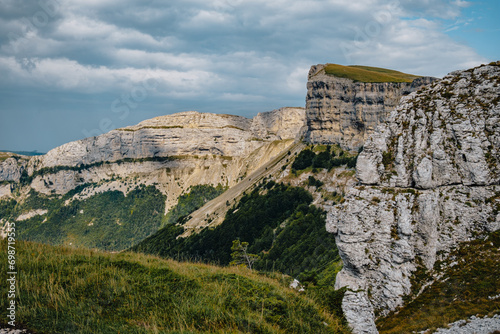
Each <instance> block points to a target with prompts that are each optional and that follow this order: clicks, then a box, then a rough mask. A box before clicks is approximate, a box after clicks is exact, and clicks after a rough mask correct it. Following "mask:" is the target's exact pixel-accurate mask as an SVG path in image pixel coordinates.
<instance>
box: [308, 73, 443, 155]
mask: <svg viewBox="0 0 500 334" xmlns="http://www.w3.org/2000/svg"><path fill="white" fill-rule="evenodd" d="M433 80H435V78H431V77H420V78H417V79H415V80H413V82H359V81H354V80H352V79H349V78H341V77H338V76H334V75H330V74H326V72H325V65H315V66H312V67H311V69H310V71H309V76H308V82H307V97H306V115H307V127H308V132H307V136H306V138H307V140H308V141H310V142H312V143H323V144H324V143H330V144H339V145H341V146H342V147H343V148H348V149H358V148H359V147H361V146H363V143H364V141H365V140H366V139H367V137H368V136H369V135H370V134H371V133H373V131H374V129H375V128H376V127H377V125H378V124H381V123H383V122H384V121H385V120H386V119H387V117H388V116H389V114H390V112H391V111H392V110H394V108H395V107H396V106H397V105H398V103H399V100H400V99H401V97H402V96H404V95H408V94H409V93H411V92H413V91H415V90H417V89H418V88H420V87H422V86H423V85H427V84H429V83H431V82H432V81H433Z"/></svg>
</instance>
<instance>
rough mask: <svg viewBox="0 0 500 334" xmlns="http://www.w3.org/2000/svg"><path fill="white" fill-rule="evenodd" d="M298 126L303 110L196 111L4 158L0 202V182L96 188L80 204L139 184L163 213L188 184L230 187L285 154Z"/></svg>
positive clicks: (43, 188) (51, 190) (62, 190)
mask: <svg viewBox="0 0 500 334" xmlns="http://www.w3.org/2000/svg"><path fill="white" fill-rule="evenodd" d="M304 126H305V111H304V109H303V108H282V109H279V110H273V111H270V112H265V113H260V114H258V115H257V116H256V117H255V118H254V119H248V118H245V117H241V116H233V115H218V114H210V113H199V112H195V111H189V112H182V113H177V114H173V115H168V116H161V117H156V118H153V119H149V120H146V121H143V122H141V123H139V124H137V125H134V126H129V127H126V128H121V129H117V130H113V131H111V132H109V133H106V134H104V135H101V136H97V137H91V138H85V139H83V140H79V141H74V142H70V143H67V144H64V145H62V146H59V147H57V148H55V149H53V150H51V151H49V152H48V153H47V154H45V155H43V156H37V157H32V158H31V159H30V160H29V162H28V161H26V160H22V161H21V160H20V161H17V160H19V159H17V160H16V159H14V158H9V159H7V160H5V161H4V162H3V163H2V165H1V166H0V181H1V182H3V184H2V189H1V191H0V196H9V195H10V187H11V185H10V184H6V183H7V182H19V181H21V177H22V175H24V178H23V180H22V181H23V184H24V185H27V186H28V187H29V188H31V189H34V190H35V191H37V192H40V193H43V194H46V195H52V194H54V195H64V194H66V193H67V192H69V191H71V190H73V189H75V188H76V187H78V186H80V185H84V184H95V186H94V187H93V188H92V189H93V191H91V192H90V193H85V194H77V195H76V196H77V197H78V196H79V198H81V197H82V196H83V197H89V196H92V194H94V193H98V192H102V191H109V190H121V191H123V192H124V193H126V192H127V189H133V186H132V185H137V184H145V185H155V186H156V187H157V188H158V189H159V190H160V191H162V192H163V193H164V194H166V195H167V203H166V210H168V209H169V208H170V207H171V206H172V205H174V204H175V203H176V201H177V197H178V196H179V195H180V194H181V193H183V192H184V191H186V190H187V189H188V188H189V187H190V186H192V185H197V184H211V185H214V186H216V185H217V184H222V185H225V186H233V185H235V184H236V183H237V182H238V181H239V180H240V179H241V178H243V177H244V176H245V175H247V174H249V173H251V172H252V171H253V170H255V169H257V168H258V167H260V166H261V165H263V164H264V163H266V162H267V161H269V160H270V159H272V158H273V156H275V155H277V154H278V153H280V152H281V151H282V150H284V149H285V148H286V147H287V145H289V144H290V143H289V140H290V139H291V140H294V139H296V138H300V137H301V134H302V132H303V131H304ZM259 152H265V154H264V155H263V154H262V153H259ZM250 157H251V158H250ZM129 179H133V181H131V180H129ZM127 184H128V186H127ZM4 188H5V189H4ZM7 188H8V189H7ZM26 191H27V190H25V192H26ZM86 191H87V192H88V190H86Z"/></svg>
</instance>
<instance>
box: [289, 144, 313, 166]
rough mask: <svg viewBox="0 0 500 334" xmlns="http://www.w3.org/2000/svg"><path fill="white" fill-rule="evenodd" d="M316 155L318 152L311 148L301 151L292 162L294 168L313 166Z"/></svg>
mask: <svg viewBox="0 0 500 334" xmlns="http://www.w3.org/2000/svg"><path fill="white" fill-rule="evenodd" d="M315 156H316V154H315V153H314V152H313V151H311V150H310V149H306V150H303V151H302V152H300V153H299V155H298V156H297V158H295V161H294V162H293V164H292V168H293V169H296V170H302V169H306V168H307V167H310V166H312V163H313V159H314V157H315Z"/></svg>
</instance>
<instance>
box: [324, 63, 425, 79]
mask: <svg viewBox="0 0 500 334" xmlns="http://www.w3.org/2000/svg"><path fill="white" fill-rule="evenodd" d="M325 72H326V74H328V75H333V76H336V77H340V78H347V79H351V80H354V81H359V82H412V81H413V80H414V79H416V78H418V77H419V76H418V75H413V74H406V73H403V72H398V71H394V70H389V69H385V68H379V67H370V66H359V65H352V66H343V65H338V64H326V65H325Z"/></svg>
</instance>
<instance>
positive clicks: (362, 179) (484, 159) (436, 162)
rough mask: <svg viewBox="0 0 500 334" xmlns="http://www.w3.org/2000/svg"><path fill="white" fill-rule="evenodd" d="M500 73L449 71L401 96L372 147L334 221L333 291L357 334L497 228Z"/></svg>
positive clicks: (372, 329) (331, 216) (491, 69)
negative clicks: (454, 252) (340, 291)
mask: <svg viewBox="0 0 500 334" xmlns="http://www.w3.org/2000/svg"><path fill="white" fill-rule="evenodd" d="M499 101H500V66H499V65H498V63H492V64H490V65H483V66H480V67H477V68H474V69H470V70H466V71H456V72H452V73H450V74H449V75H447V76H446V77H444V78H443V79H442V80H440V81H436V82H434V83H432V85H429V86H428V87H426V88H421V89H420V90H419V91H417V92H414V93H411V94H409V95H408V96H406V97H404V98H403V99H402V101H401V103H400V105H399V106H398V107H397V109H395V110H394V111H393V112H392V113H391V115H390V117H389V119H388V120H387V122H386V123H384V124H382V125H380V126H379V127H378V128H377V130H376V131H375V132H374V133H373V134H372V135H371V136H370V137H369V138H368V139H367V141H366V143H365V145H364V150H363V152H361V154H360V156H359V158H358V162H357V166H356V172H357V177H358V180H359V185H358V186H356V187H353V188H352V189H351V190H350V191H349V192H348V193H347V194H346V201H345V202H344V203H343V204H341V205H340V206H337V207H335V208H334V209H332V210H331V211H330V212H329V213H328V222H327V229H328V230H329V231H330V232H332V233H335V235H336V242H337V245H338V248H339V250H340V253H341V256H342V259H343V261H344V268H343V269H342V271H341V272H340V273H339V274H338V276H337V281H336V287H337V288H340V287H343V286H346V287H348V288H350V289H351V290H350V291H348V293H346V295H345V297H344V300H343V309H344V312H345V314H346V317H347V319H348V321H349V323H350V324H351V326H352V327H353V329H354V332H355V333H377V329H376V326H375V322H374V320H375V318H376V317H381V316H384V315H386V314H388V313H389V312H390V311H392V310H395V309H397V308H398V307H400V306H402V305H403V303H404V301H403V297H404V296H406V295H410V294H412V295H416V294H418V293H420V292H421V291H415V274H416V272H417V271H431V270H432V269H433V268H434V266H435V264H436V262H437V261H438V260H442V259H444V258H445V257H446V256H447V254H448V253H449V252H450V250H451V249H453V248H454V247H457V246H458V245H459V244H460V243H461V242H465V241H469V240H473V239H476V238H478V237H480V236H484V235H486V234H487V233H489V232H493V231H497V230H498V229H500V213H499V212H500V170H499V168H498V164H499V162H500V155H499V150H500V105H499Z"/></svg>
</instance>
